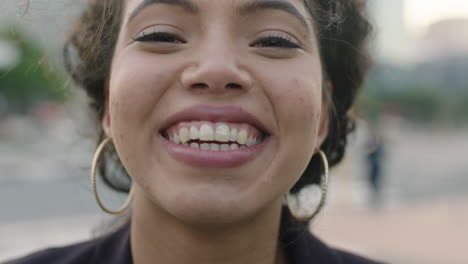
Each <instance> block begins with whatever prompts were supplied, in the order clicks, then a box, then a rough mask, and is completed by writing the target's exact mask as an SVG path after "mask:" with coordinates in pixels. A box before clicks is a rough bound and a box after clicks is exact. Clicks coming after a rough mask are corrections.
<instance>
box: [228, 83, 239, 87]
mask: <svg viewBox="0 0 468 264" xmlns="http://www.w3.org/2000/svg"><path fill="white" fill-rule="evenodd" d="M226 87H228V88H241V87H242V86H241V85H240V84H237V83H228V84H227V85H226Z"/></svg>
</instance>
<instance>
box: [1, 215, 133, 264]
mask: <svg viewBox="0 0 468 264" xmlns="http://www.w3.org/2000/svg"><path fill="white" fill-rule="evenodd" d="M129 232H130V230H129V224H126V225H123V226H122V227H120V228H119V229H118V230H116V231H114V232H111V233H108V234H106V235H104V236H101V237H98V238H95V239H92V240H88V241H84V242H81V243H76V244H72V245H69V246H64V247H57V248H48V249H45V250H41V251H38V252H35V253H32V254H30V255H28V256H25V257H21V258H18V259H14V260H10V261H7V262H5V263H3V264H36V263H37V264H39V263H40V264H43V263H47V264H83V263H88V264H94V263H95V264H98V263H99V264H104V263H106V264H107V263H109V264H110V263H112V264H127V263H131V259H132V258H131V252H130V238H129Z"/></svg>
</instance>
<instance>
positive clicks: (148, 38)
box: [133, 32, 185, 43]
mask: <svg viewBox="0 0 468 264" xmlns="http://www.w3.org/2000/svg"><path fill="white" fill-rule="evenodd" d="M133 40H134V41H138V42H165V43H185V41H184V40H182V39H181V38H179V36H177V35H176V34H173V33H169V32H153V33H145V32H143V33H141V34H140V35H138V36H137V37H135V38H134V39H133Z"/></svg>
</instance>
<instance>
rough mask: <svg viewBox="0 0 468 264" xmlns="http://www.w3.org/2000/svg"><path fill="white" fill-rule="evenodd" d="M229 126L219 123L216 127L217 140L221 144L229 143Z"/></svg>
mask: <svg viewBox="0 0 468 264" xmlns="http://www.w3.org/2000/svg"><path fill="white" fill-rule="evenodd" d="M230 135H231V133H230V132H229V126H228V125H227V124H224V123H218V125H217V126H216V133H215V140H216V141H219V142H229V137H230Z"/></svg>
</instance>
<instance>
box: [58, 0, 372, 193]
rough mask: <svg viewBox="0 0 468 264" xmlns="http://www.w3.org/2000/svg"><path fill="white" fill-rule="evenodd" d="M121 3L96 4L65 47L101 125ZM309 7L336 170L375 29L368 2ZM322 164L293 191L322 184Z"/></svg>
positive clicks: (326, 146) (325, 1) (344, 0)
mask: <svg viewBox="0 0 468 264" xmlns="http://www.w3.org/2000/svg"><path fill="white" fill-rule="evenodd" d="M122 2H123V1H122V0H98V1H96V0H91V1H90V2H89V3H88V4H87V7H86V9H85V10H84V11H83V13H82V14H81V16H80V17H79V19H78V20H77V22H76V23H75V25H74V26H73V27H72V30H71V31H70V34H69V37H68V39H67V40H66V42H65V45H64V61H65V66H66V69H67V71H68V72H69V74H70V75H71V77H72V79H73V80H74V82H75V83H76V84H77V85H78V86H79V87H81V88H83V89H84V90H85V91H86V93H87V95H88V96H89V98H90V105H91V107H92V109H93V110H94V112H95V113H96V116H95V117H96V121H100V120H102V118H103V114H104V100H105V90H104V87H105V82H106V78H107V77H108V76H109V73H110V68H111V63H112V56H113V53H114V49H115V44H116V41H117V37H118V32H119V30H120V24H121V21H122V12H123V3H122ZM304 4H305V6H306V7H307V9H308V11H309V12H310V14H311V15H312V18H313V19H314V20H315V24H316V25H315V26H316V29H317V38H318V41H319V46H320V53H321V59H322V63H323V74H324V77H325V78H326V80H327V81H329V82H330V83H331V84H332V86H333V93H332V96H331V98H329V100H331V102H330V105H332V107H331V108H330V116H331V119H330V120H331V122H330V127H329V134H328V136H327V138H326V140H325V142H324V143H323V145H322V146H321V149H322V150H323V151H324V152H325V154H326V155H327V157H328V160H329V164H330V166H334V165H336V164H338V163H339V162H340V161H341V159H342V158H343V155H344V153H345V148H346V144H347V135H348V134H349V133H350V132H351V131H353V130H354V127H355V122H354V120H353V118H352V117H351V116H350V113H349V112H350V109H351V108H352V106H353V103H354V101H355V99H356V96H357V93H358V91H359V88H360V87H361V85H362V83H363V80H364V78H365V75H366V73H367V70H368V68H369V67H368V66H369V58H368V56H367V52H366V40H367V38H368V36H369V33H370V31H371V26H370V24H369V22H368V20H367V19H366V17H365V15H364V14H363V10H364V4H365V2H364V1H359V0H304ZM324 90H327V89H324ZM97 129H98V131H99V132H100V133H99V134H100V135H101V136H100V137H99V139H98V142H100V141H102V140H103V137H104V133H103V131H102V128H100V127H98V128H97ZM316 156H318V155H316ZM106 157H107V158H105V162H104V163H108V162H109V159H111V158H112V157H114V158H115V159H116V160H117V163H119V162H118V158H116V157H117V155H115V153H113V154H112V153H110V154H109V155H107V156H106ZM320 164H321V162H320V158H319V157H313V158H312V159H311V161H310V162H309V165H308V166H307V168H306V170H305V171H304V173H303V175H302V176H301V178H300V179H299V181H298V182H297V183H296V185H295V186H294V187H293V189H292V192H293V193H296V192H298V191H299V190H300V189H301V188H302V187H304V186H306V185H309V184H314V183H320V174H321V173H320V171H321V165H320ZM106 167H107V166H101V168H100V174H101V177H102V178H103V179H104V181H105V182H106V183H107V184H108V185H109V186H110V187H112V188H113V189H115V190H117V191H123V192H125V191H128V188H129V186H128V184H127V185H125V184H120V183H119V182H122V181H119V180H116V179H117V178H118V177H121V176H116V175H115V173H108V172H107V169H106ZM124 175H126V173H124ZM126 176H127V177H128V175H126ZM116 177H117V178H116Z"/></svg>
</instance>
